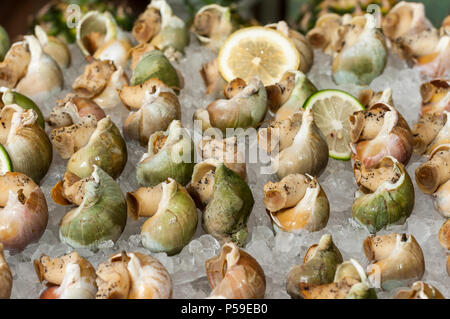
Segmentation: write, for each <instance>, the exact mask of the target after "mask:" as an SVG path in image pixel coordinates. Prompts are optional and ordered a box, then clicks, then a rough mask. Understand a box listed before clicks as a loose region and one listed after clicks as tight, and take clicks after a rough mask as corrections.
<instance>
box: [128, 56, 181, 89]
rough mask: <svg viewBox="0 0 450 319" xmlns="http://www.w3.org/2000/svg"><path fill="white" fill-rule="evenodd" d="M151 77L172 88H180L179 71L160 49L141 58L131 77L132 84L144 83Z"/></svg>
mask: <svg viewBox="0 0 450 319" xmlns="http://www.w3.org/2000/svg"><path fill="white" fill-rule="evenodd" d="M151 78H156V79H158V80H160V81H161V82H164V83H165V84H166V85H167V86H169V87H171V88H175V89H179V88H180V78H179V77H178V74H177V71H176V70H175V68H174V67H173V66H172V64H171V63H170V61H169V60H168V59H167V58H166V56H165V55H164V53H162V52H161V51H158V50H153V51H150V52H148V53H146V54H145V55H144V56H143V57H142V58H141V59H140V60H139V63H138V64H137V65H136V68H135V69H134V72H133V76H132V78H131V85H133V86H134V85H139V84H142V83H144V82H145V81H147V80H148V79H151Z"/></svg>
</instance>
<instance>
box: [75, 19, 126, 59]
mask: <svg viewBox="0 0 450 319" xmlns="http://www.w3.org/2000/svg"><path fill="white" fill-rule="evenodd" d="M76 32H77V35H76V36H77V44H78V46H79V47H80V49H81V51H82V52H83V54H84V55H85V56H92V57H94V58H95V59H98V60H112V61H114V64H115V65H117V66H118V67H122V68H125V67H126V64H127V62H128V57H129V51H130V49H131V41H130V40H129V39H128V37H127V35H126V34H125V33H124V32H123V31H122V30H121V29H120V28H119V26H118V25H117V22H116V20H115V19H114V17H113V16H112V14H111V13H110V12H108V11H106V12H103V13H100V12H98V11H89V12H88V13H86V14H85V15H84V16H83V18H82V19H81V20H80V21H79V22H78V24H77V29H76Z"/></svg>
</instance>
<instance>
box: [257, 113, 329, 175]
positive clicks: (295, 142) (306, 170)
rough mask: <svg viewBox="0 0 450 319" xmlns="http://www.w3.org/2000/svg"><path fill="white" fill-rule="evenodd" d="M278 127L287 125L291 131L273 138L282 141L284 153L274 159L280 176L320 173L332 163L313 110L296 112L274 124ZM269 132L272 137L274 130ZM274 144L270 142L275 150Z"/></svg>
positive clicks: (272, 139)
mask: <svg viewBox="0 0 450 319" xmlns="http://www.w3.org/2000/svg"><path fill="white" fill-rule="evenodd" d="M277 126H278V127H286V128H287V130H288V132H289V134H286V135H284V134H283V135H279V136H278V138H275V139H274V138H273V137H272V138H271V141H274V140H275V141H277V140H278V142H279V145H280V147H279V150H280V152H279V153H278V154H276V156H275V157H274V158H273V162H272V164H273V168H274V169H275V171H276V174H277V176H278V178H284V177H285V176H287V175H289V174H295V173H299V174H310V175H311V176H319V175H320V173H322V171H323V170H324V169H325V167H326V166H327V163H328V144H327V142H326V141H325V138H324V136H323V135H322V133H321V132H320V130H319V129H318V128H317V126H316V125H315V123H314V115H313V113H312V110H311V109H308V110H306V111H305V112H304V113H303V114H302V113H295V114H294V115H293V116H292V117H290V118H289V119H287V120H284V121H281V122H277V123H275V124H273V126H272V128H277ZM275 132H277V130H275ZM278 132H279V134H280V133H281V132H282V130H278ZM260 134H263V132H261V133H260ZM267 134H268V135H266V136H269V135H270V134H272V132H267ZM260 137H261V135H260ZM272 145H273V143H271V144H270V145H268V144H266V146H269V147H270V148H269V149H272V147H273V146H272Z"/></svg>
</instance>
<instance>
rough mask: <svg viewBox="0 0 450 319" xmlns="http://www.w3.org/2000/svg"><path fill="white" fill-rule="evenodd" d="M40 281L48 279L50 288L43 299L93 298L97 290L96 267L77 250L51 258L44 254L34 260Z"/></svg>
mask: <svg viewBox="0 0 450 319" xmlns="http://www.w3.org/2000/svg"><path fill="white" fill-rule="evenodd" d="M34 268H35V270H36V275H37V277H38V279H39V281H40V282H41V283H42V282H43V281H46V282H47V283H48V284H49V285H52V286H51V287H50V288H48V289H46V290H45V291H44V292H43V293H42V294H41V299H93V298H94V297H95V293H96V292H97V285H96V284H95V277H96V276H95V269H94V267H93V266H92V265H91V264H90V263H89V261H87V260H86V259H85V258H83V257H81V256H80V255H78V253H77V252H72V253H70V254H67V255H64V256H61V257H57V258H50V257H49V256H46V255H42V256H41V257H40V258H39V260H37V259H35V260H34Z"/></svg>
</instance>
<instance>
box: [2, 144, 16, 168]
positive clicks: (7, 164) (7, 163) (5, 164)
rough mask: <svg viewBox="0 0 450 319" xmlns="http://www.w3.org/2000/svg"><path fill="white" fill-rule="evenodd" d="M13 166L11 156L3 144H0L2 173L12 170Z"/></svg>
mask: <svg viewBox="0 0 450 319" xmlns="http://www.w3.org/2000/svg"><path fill="white" fill-rule="evenodd" d="M12 171H13V166H12V161H11V158H10V157H9V154H8V152H7V151H6V149H5V148H4V147H3V145H2V144H0V175H3V174H5V173H7V172H12Z"/></svg>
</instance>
